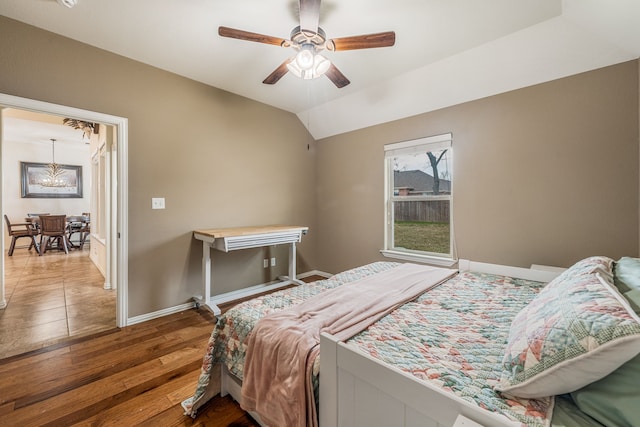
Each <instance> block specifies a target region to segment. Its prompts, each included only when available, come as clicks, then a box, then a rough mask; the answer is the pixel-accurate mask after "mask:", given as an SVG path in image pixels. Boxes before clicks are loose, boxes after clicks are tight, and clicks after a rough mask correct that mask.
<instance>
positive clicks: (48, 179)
mask: <svg viewBox="0 0 640 427" xmlns="http://www.w3.org/2000/svg"><path fill="white" fill-rule="evenodd" d="M64 173H65V170H64V169H63V167H62V166H60V165H59V164H57V163H56V140H55V139H53V138H52V139H51V163H49V164H47V169H46V172H45V175H44V177H43V178H42V180H41V181H40V185H42V186H43V187H67V186H68V182H67V180H66V179H64V177H63V175H64Z"/></svg>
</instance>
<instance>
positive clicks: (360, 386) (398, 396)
mask: <svg viewBox="0 0 640 427" xmlns="http://www.w3.org/2000/svg"><path fill="white" fill-rule="evenodd" d="M458 265H459V269H460V271H477V272H482V273H491V274H499V275H503V276H510V277H515V278H520V279H528V280H536V281H541V282H549V281H551V280H553V279H554V278H555V277H556V276H557V275H558V274H559V273H560V272H561V271H562V269H559V268H555V267H547V266H539V265H533V266H532V267H531V268H519V267H509V266H501V265H496V264H486V263H479V262H472V261H467V260H460V261H459V263H458ZM222 371H223V372H222V387H221V392H222V395H223V396H224V395H226V394H227V393H229V394H231V396H233V398H234V399H236V400H237V401H240V389H241V388H240V384H239V383H238V382H237V381H236V380H234V379H233V378H230V377H228V374H227V373H226V369H223V370H222ZM320 372H321V376H320V413H319V417H320V418H319V419H320V427H359V426H362V427H376V426H380V427H390V426H394V427H418V426H420V427H450V426H453V427H483V426H486V427H494V426H496V427H497V426H504V427H514V426H518V425H520V424H519V423H515V422H512V421H510V420H508V419H507V418H506V417H503V416H500V415H497V414H494V413H492V412H489V411H485V410H483V409H481V408H479V407H478V406H475V405H473V404H471V403H469V402H467V401H465V400H463V399H461V398H459V397H458V396H456V395H454V394H453V393H448V392H446V391H443V390H441V389H439V388H437V387H435V386H433V385H431V384H429V383H427V382H424V381H420V380H419V379H417V378H415V377H413V376H412V375H409V374H407V373H405V372H403V371H401V370H399V369H397V368H395V367H393V366H391V365H388V364H386V363H384V362H381V361H379V360H376V359H374V358H372V357H371V356H369V355H367V354H365V353H363V352H361V351H359V350H358V349H357V348H355V347H352V346H348V345H346V344H345V343H344V342H341V341H339V340H337V339H335V337H333V336H331V335H328V334H322V335H321V337H320ZM251 415H252V416H253V417H254V418H256V420H257V421H258V422H260V419H259V417H257V415H256V414H251ZM261 424H262V423H261Z"/></svg>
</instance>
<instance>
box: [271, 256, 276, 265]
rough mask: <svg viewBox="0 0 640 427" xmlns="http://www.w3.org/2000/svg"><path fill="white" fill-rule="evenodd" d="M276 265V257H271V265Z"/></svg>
mask: <svg viewBox="0 0 640 427" xmlns="http://www.w3.org/2000/svg"><path fill="white" fill-rule="evenodd" d="M275 266H276V257H273V258H271V267H275Z"/></svg>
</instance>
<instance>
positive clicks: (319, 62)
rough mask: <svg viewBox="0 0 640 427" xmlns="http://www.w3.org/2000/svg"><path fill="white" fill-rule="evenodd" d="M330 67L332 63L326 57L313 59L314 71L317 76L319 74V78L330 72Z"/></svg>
mask: <svg viewBox="0 0 640 427" xmlns="http://www.w3.org/2000/svg"><path fill="white" fill-rule="evenodd" d="M329 67H331V61H329V60H328V59H327V58H325V57H324V56H322V55H316V56H315V58H313V70H314V72H315V74H317V76H316V77H319V76H321V75H323V74H324V73H326V72H327V71H329Z"/></svg>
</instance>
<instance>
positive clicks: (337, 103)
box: [0, 0, 640, 139]
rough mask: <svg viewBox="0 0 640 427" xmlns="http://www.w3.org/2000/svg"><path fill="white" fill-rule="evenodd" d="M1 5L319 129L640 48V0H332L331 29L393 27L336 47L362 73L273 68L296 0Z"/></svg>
mask: <svg viewBox="0 0 640 427" xmlns="http://www.w3.org/2000/svg"><path fill="white" fill-rule="evenodd" d="M0 14H2V15H4V16H7V17H10V18H13V19H16V20H19V21H22V22H25V23H28V24H31V25H34V26H37V27H40V28H43V29H46V30H49V31H52V32H54V33H58V34H61V35H63V36H66V37H69V38H72V39H75V40H79V41H81V42H84V43H87V44H90V45H93V46H96V47H99V48H101V49H105V50H108V51H111V52H114V53H117V54H120V55H123V56H125V57H128V58H132V59H135V60H137V61H141V62H143V63H146V64H149V65H152V66H155V67H158V68H161V69H164V70H167V71H170V72H173V73H176V74H179V75H182V76H185V77H188V78H191V79H193V80H197V81H200V82H203V83H205V84H208V85H211V86H215V87H217V88H220V89H223V90H226V91H229V92H232V93H235V94H238V95H241V96H244V97H247V98H250V99H254V100H256V101H259V102H263V103H265V104H269V105H272V106H274V107H277V108H280V109H283V110H286V111H290V112H292V113H295V114H297V115H298V117H299V118H300V120H301V122H302V123H303V124H304V125H305V126H307V128H308V129H309V131H310V132H311V134H312V135H313V136H314V138H316V139H320V138H324V137H328V136H332V135H336V134H340V133H343V132H348V131H351V130H355V129H360V128H363V127H367V126H371V125H374V124H377V123H384V122H388V121H391V120H396V119H400V118H403V117H408V116H413V115H416V114H420V113H424V112H427V111H431V110H434V109H438V108H443V107H446V106H449V105H455V104H458V103H461V102H466V101H470V100H473V99H478V98H482V97H486V96H490V95H494V94H497V93H501V92H505V91H509V90H513V89H517V88H520V87H525V86H530V85H533V84H537V83H542V82H545V81H549V80H554V79H557V78H561V77H565V76H569V75H572V74H577V73H580V72H584V71H588V70H592V69H596V68H600V67H604V66H607V65H611V64H616V63H620V62H624V61H628V60H631V59H636V58H638V57H640V25H638V22H640V2H638V1H637V0H607V1H603V0H535V1H532V0H455V1H452V0H400V1H389V0H323V1H322V5H321V11H320V26H321V27H322V28H323V29H324V31H325V32H326V33H327V35H328V37H329V38H335V37H344V36H352V35H360V34H369V33H375V32H382V31H389V30H392V31H395V32H396V44H395V46H393V47H385V48H379V49H367V50H356V51H342V52H329V53H327V55H326V56H327V57H328V58H329V59H330V60H331V61H332V62H333V63H334V64H335V65H336V66H337V67H338V68H339V69H340V71H342V72H343V73H344V74H345V75H346V76H347V77H348V78H349V80H350V81H351V84H350V85H348V86H346V87H344V88H342V89H338V88H336V87H335V86H334V85H333V84H332V83H331V82H330V81H329V80H328V79H327V78H325V77H321V78H319V79H315V80H301V79H299V78H297V77H295V76H293V75H292V74H291V73H289V74H287V75H285V76H284V77H283V78H282V79H281V80H280V81H279V82H278V83H277V84H275V85H265V84H263V83H262V81H263V80H264V78H265V77H266V76H267V75H269V74H270V73H271V72H272V71H273V70H274V69H275V68H276V67H277V66H278V65H280V64H281V63H282V62H283V61H284V60H285V59H286V58H288V57H290V56H291V55H292V51H291V50H290V49H285V48H282V47H279V46H272V45H266V44H260V43H253V42H248V41H242V40H236V39H229V38H222V37H220V36H218V34H217V29H218V27H219V26H221V25H222V26H227V27H232V28H237V29H242V30H246V31H251V32H255V33H260V34H266V35H271V36H276V37H281V38H288V37H289V34H290V32H291V30H292V29H293V27H295V26H296V25H298V2H297V0H189V1H180V0H135V1H132V0H109V1H98V0H78V4H77V5H76V6H75V7H74V8H71V9H68V8H66V7H63V6H60V5H59V4H58V3H57V2H56V1H55V0H4V1H2V2H0Z"/></svg>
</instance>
